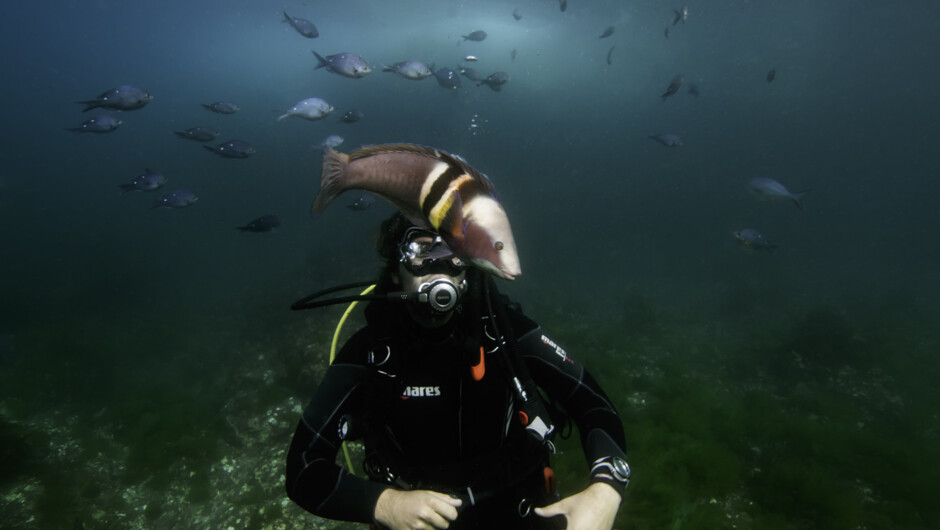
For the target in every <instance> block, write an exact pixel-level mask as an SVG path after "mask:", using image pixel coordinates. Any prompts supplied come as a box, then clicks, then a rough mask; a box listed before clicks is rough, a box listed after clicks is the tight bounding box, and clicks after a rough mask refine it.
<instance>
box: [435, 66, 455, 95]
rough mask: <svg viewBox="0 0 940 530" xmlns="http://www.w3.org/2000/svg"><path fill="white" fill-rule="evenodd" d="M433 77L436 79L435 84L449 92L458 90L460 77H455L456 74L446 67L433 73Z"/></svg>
mask: <svg viewBox="0 0 940 530" xmlns="http://www.w3.org/2000/svg"><path fill="white" fill-rule="evenodd" d="M434 77H435V78H437V84H439V85H441V86H442V87H444V88H449V89H451V90H456V89H458V88H460V76H458V75H457V72H455V71H453V70H451V69H450V68H447V67H446V66H445V67H444V68H441V69H440V70H438V71H436V72H434Z"/></svg>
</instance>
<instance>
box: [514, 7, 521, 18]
mask: <svg viewBox="0 0 940 530" xmlns="http://www.w3.org/2000/svg"><path fill="white" fill-rule="evenodd" d="M512 18H514V19H516V20H522V10H521V9H519V8H518V7H517V8H515V9H513V10H512Z"/></svg>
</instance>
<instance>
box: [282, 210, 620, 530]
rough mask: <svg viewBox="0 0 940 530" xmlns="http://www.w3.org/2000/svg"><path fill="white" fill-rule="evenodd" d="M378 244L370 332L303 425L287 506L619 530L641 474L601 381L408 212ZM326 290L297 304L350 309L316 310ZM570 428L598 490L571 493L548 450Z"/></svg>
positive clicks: (363, 515)
mask: <svg viewBox="0 0 940 530" xmlns="http://www.w3.org/2000/svg"><path fill="white" fill-rule="evenodd" d="M376 247H377V250H378V252H379V254H380V256H381V257H382V258H384V260H385V261H384V267H383V268H382V270H381V272H380V274H379V279H378V282H377V284H376V288H375V294H374V295H372V296H369V297H367V298H368V299H369V300H370V302H369V304H368V305H367V306H366V309H365V317H366V325H365V327H363V328H362V329H360V330H359V331H357V332H356V333H355V334H354V335H353V336H352V337H351V338H350V339H349V340H348V341H347V342H346V343H345V345H344V346H343V347H342V349H341V350H340V352H339V353H338V355H337V356H336V359H335V361H334V362H333V363H332V364H331V365H330V367H329V368H328V369H327V371H326V374H325V375H324V377H323V380H322V381H321V383H320V385H319V388H318V389H317V391H316V394H315V395H314V397H313V399H312V400H311V402H310V404H309V405H308V406H307V408H306V410H305V411H304V413H303V416H302V418H301V420H300V422H299V424H298V425H297V430H296V432H295V433H294V437H293V441H292V442H291V446H290V451H289V454H288V456H287V471H286V487H287V494H288V496H289V497H290V498H291V499H292V500H293V501H294V502H296V503H297V504H298V505H300V506H301V507H303V508H304V509H306V510H307V511H309V512H311V513H313V514H316V515H318V516H320V517H325V518H329V519H337V520H343V521H355V522H361V523H370V524H373V525H376V526H378V527H379V528H391V529H404V528H408V529H412V528H474V529H476V528H485V527H487V526H488V527H489V528H564V527H565V525H567V528H569V529H590V530H597V529H610V528H611V527H612V526H613V523H614V518H615V517H616V514H617V511H618V509H619V507H620V502H621V497H622V495H623V491H624V489H625V488H626V486H627V485H628V483H629V480H630V467H629V466H628V465H627V462H626V460H625V459H624V446H625V441H624V434H623V425H622V422H621V420H620V417H619V416H618V414H617V412H616V410H615V409H614V406H613V405H612V404H611V402H610V400H609V399H608V398H607V396H606V395H605V393H604V392H603V390H602V389H601V388H600V386H599V385H598V384H597V382H595V380H594V379H593V378H592V377H591V375H590V374H589V373H588V372H587V371H586V370H585V369H584V367H583V366H582V365H581V364H580V363H579V362H578V361H576V360H575V359H573V358H572V357H571V356H570V355H568V354H567V353H566V352H565V350H564V349H562V348H561V347H560V346H559V345H557V344H556V343H555V342H554V341H553V340H552V339H550V338H549V337H548V336H547V335H546V334H545V332H544V331H543V330H542V329H541V327H539V326H538V324H536V323H535V322H533V321H532V320H530V319H529V318H527V317H526V316H524V315H523V314H522V312H521V310H520V309H519V308H518V306H516V305H515V304H512V303H510V302H509V300H508V299H507V298H506V297H505V296H503V295H500V294H499V293H498V292H497V290H496V287H495V282H494V281H493V279H492V277H491V276H490V275H488V274H486V273H484V272H482V271H480V270H478V269H476V268H473V267H468V266H467V265H466V264H465V263H464V262H463V261H461V259H460V258H458V257H457V256H455V255H454V254H453V252H451V250H450V249H449V248H448V247H447V245H446V244H445V243H444V242H443V241H442V239H441V237H440V235H439V234H437V233H436V232H433V231H428V230H424V229H421V228H418V227H415V226H414V225H413V224H412V223H411V222H410V221H408V220H407V219H406V218H405V217H404V216H403V215H402V214H401V213H396V214H395V215H393V216H392V217H391V218H389V219H387V220H386V221H384V222H383V224H382V227H381V231H380V234H379V237H378V240H377V244H376ZM329 291H330V292H332V291H335V289H333V290H329ZM319 294H320V293H317V294H315V295H311V296H310V297H307V298H305V299H303V300H301V301H298V302H297V303H295V304H294V306H293V308H294V309H305V308H308V307H318V306H319V305H326V304H329V303H336V302H337V300H328V301H325V302H320V303H309V304H308V303H307V302H308V301H309V300H310V299H312V298H313V297H316V296H318V295H319ZM349 299H350V298H343V299H339V300H342V301H345V300H349ZM359 299H363V298H362V297H360V298H359ZM543 394H544V395H543ZM568 419H570V420H573V422H574V423H575V424H576V425H577V427H578V431H579V433H580V438H581V445H582V449H583V451H584V454H585V457H586V459H587V462H588V468H587V469H588V470H589V473H590V484H589V486H588V487H587V488H585V489H584V490H583V491H581V492H578V493H575V494H573V495H570V496H568V497H565V498H560V495H559V494H558V492H557V490H556V487H555V477H554V473H553V472H552V470H551V467H550V466H549V456H550V454H551V453H552V452H553V451H554V446H553V444H552V440H553V439H554V437H555V435H556V434H558V432H559V431H564V430H565V425H564V424H566V423H567V420H568ZM556 427H557V428H556ZM349 440H361V441H362V442H363V445H364V448H365V457H364V462H363V466H362V467H363V470H364V472H365V477H363V476H361V475H357V474H354V473H353V472H352V470H350V471H347V470H345V469H344V468H343V467H342V466H340V465H339V464H337V453H338V451H339V449H340V446H341V444H342V443H343V442H344V441H349Z"/></svg>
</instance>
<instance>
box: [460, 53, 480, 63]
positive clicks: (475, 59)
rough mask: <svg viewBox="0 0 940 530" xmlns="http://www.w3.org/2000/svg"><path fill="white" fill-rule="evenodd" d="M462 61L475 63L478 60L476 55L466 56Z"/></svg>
mask: <svg viewBox="0 0 940 530" xmlns="http://www.w3.org/2000/svg"><path fill="white" fill-rule="evenodd" d="M463 60H464V61H467V62H468V63H475V62H477V61H479V60H480V59H479V58H478V57H477V56H476V55H468V56H466V57H464V58H463Z"/></svg>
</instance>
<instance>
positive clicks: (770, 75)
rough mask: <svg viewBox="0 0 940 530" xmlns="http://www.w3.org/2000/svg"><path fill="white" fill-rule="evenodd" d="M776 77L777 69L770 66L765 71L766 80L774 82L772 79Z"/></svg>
mask: <svg viewBox="0 0 940 530" xmlns="http://www.w3.org/2000/svg"><path fill="white" fill-rule="evenodd" d="M776 78H777V69H776V68H771V69H770V71H769V72H767V82H768V83H773V82H774V79H776Z"/></svg>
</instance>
